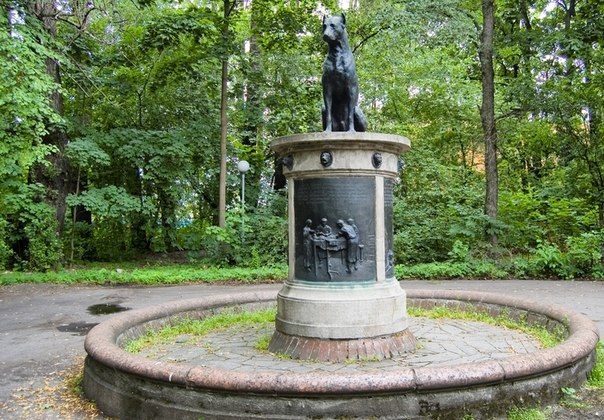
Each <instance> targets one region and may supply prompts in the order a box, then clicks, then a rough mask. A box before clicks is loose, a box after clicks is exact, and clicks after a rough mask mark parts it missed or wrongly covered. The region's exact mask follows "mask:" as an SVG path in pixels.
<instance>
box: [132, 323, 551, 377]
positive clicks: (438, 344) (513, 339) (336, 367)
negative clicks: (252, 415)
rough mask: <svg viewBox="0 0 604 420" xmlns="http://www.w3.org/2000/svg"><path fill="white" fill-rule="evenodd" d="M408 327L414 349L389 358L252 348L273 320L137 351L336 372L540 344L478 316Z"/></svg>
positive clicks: (481, 356)
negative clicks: (333, 359) (324, 358)
mask: <svg viewBox="0 0 604 420" xmlns="http://www.w3.org/2000/svg"><path fill="white" fill-rule="evenodd" d="M410 329H411V331H412V332H413V335H414V336H415V337H416V339H417V340H418V348H417V350H416V351H415V353H410V354H408V355H405V356H403V357H396V358H393V359H387V360H381V361H376V360H363V359H360V360H356V361H350V362H345V363H330V362H318V361H300V360H291V359H288V358H283V357H278V356H275V355H272V354H269V353H267V352H262V351H259V350H257V349H255V345H256V343H258V342H259V341H260V340H261V339H266V338H267V337H270V335H271V334H272V331H273V330H274V325H273V324H263V325H261V326H258V327H255V328H249V327H245V328H243V327H232V328H229V329H227V330H223V331H217V332H213V333H210V334H208V335H206V336H204V337H201V338H198V337H194V336H190V335H182V336H179V337H177V338H176V340H175V342H173V343H168V344H158V345H155V346H153V347H151V348H149V349H146V350H144V351H142V352H141V353H140V355H142V356H145V357H148V358H150V359H153V360H160V361H164V362H170V363H188V364H192V365H198V366H207V367H211V368H218V369H227V370H231V371H241V372H257V371H272V372H274V371H284V372H298V373H307V372H338V373H347V372H350V373H353V372H354V373H359V372H360V371H365V372H375V371H386V370H391V369H393V368H397V367H398V368H403V367H424V366H447V365H457V364H462V363H472V362H481V361H486V360H491V359H502V358H505V357H510V356H513V355H515V354H520V353H531V352H534V351H536V350H538V349H539V348H541V346H540V343H539V341H538V340H537V339H536V338H534V337H532V336H529V335H527V334H525V333H522V332H520V331H516V330H510V329H506V328H502V327H498V326H492V325H488V324H484V323H481V322H473V321H459V320H452V319H443V320H433V319H427V318H413V319H412V321H411V325H410Z"/></svg>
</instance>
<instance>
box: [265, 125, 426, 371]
mask: <svg viewBox="0 0 604 420" xmlns="http://www.w3.org/2000/svg"><path fill="white" fill-rule="evenodd" d="M271 146H272V148H273V150H274V151H275V152H276V153H277V154H278V155H279V156H280V158H281V159H282V161H283V166H284V167H283V171H284V174H285V176H286V177H287V178H288V188H289V190H288V201H289V205H288V208H289V275H288V279H287V281H286V282H285V284H284V286H283V288H282V289H281V291H280V292H279V295H278V298H277V305H278V309H277V321H276V331H275V334H274V336H273V339H272V340H271V343H270V346H269V350H270V351H272V352H276V353H285V354H288V355H290V356H292V357H295V358H301V359H317V360H344V359H348V358H376V357H377V358H388V357H392V356H395V355H398V354H400V353H403V352H407V351H411V350H413V349H414V348H415V339H414V338H413V336H412V335H411V333H410V332H409V330H408V328H407V317H406V307H405V292H404V291H403V289H402V288H401V287H400V285H399V283H398V282H397V281H396V279H395V277H394V253H393V233H392V201H393V188H394V182H395V179H396V178H397V176H398V171H399V155H400V154H401V153H402V152H403V151H405V150H407V149H409V147H410V146H409V140H408V139H406V138H405V137H401V136H394V135H388V134H379V133H357V132H334V133H308V134H299V135H293V136H287V137H282V138H279V139H277V140H275V141H274V142H273V143H272V145H271Z"/></svg>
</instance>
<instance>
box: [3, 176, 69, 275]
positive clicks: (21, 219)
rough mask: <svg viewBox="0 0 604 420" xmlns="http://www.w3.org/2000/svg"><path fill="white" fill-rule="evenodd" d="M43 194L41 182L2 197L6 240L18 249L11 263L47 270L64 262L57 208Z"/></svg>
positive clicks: (22, 266)
mask: <svg viewBox="0 0 604 420" xmlns="http://www.w3.org/2000/svg"><path fill="white" fill-rule="evenodd" d="M43 193H44V189H43V188H42V187H41V186H39V185H27V186H23V185H21V186H18V189H16V190H13V191H12V192H10V193H8V194H6V195H4V196H3V197H1V198H0V215H1V216H2V217H3V218H4V220H6V222H7V224H6V226H5V228H4V235H5V236H4V238H6V239H4V241H5V244H7V245H8V244H13V248H14V249H15V251H14V252H12V255H11V258H10V259H9V263H11V265H12V266H15V267H17V268H21V269H25V270H39V271H47V270H50V269H51V268H57V267H58V265H59V264H60V262H61V259H62V249H61V248H62V246H61V242H60V240H59V237H58V235H57V221H56V218H55V210H54V209H53V208H52V207H51V206H50V205H48V204H46V203H44V202H43V201H42V197H43ZM0 220H2V219H0ZM7 248H8V247H5V248H4V249H7ZM5 252H6V251H5ZM7 254H9V255H10V254H11V252H10V251H9V252H7V253H6V254H5V255H7Z"/></svg>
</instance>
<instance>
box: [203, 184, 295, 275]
mask: <svg viewBox="0 0 604 420" xmlns="http://www.w3.org/2000/svg"><path fill="white" fill-rule="evenodd" d="M273 199H274V200H277V201H278V200H279V197H278V196H275V197H273ZM275 205H276V204H274V203H273V204H272V205H269V206H267V207H263V208H257V209H256V210H255V211H254V213H248V212H244V211H242V209H241V207H235V208H232V209H229V210H228V211H227V214H226V227H224V228H220V227H218V226H208V227H207V228H206V230H205V234H204V236H203V239H202V243H203V244H202V246H203V251H204V256H205V260H206V261H208V262H209V263H211V264H217V265H219V266H230V265H233V264H238V265H241V266H244V267H250V268H260V267H262V266H271V265H275V264H279V263H283V262H284V261H286V259H287V219H285V218H284V217H283V216H280V215H277V214H275V213H274V212H273V208H274V206H275ZM277 207H278V205H277Z"/></svg>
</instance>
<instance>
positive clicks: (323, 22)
mask: <svg viewBox="0 0 604 420" xmlns="http://www.w3.org/2000/svg"><path fill="white" fill-rule="evenodd" d="M323 25H325V15H323Z"/></svg>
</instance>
